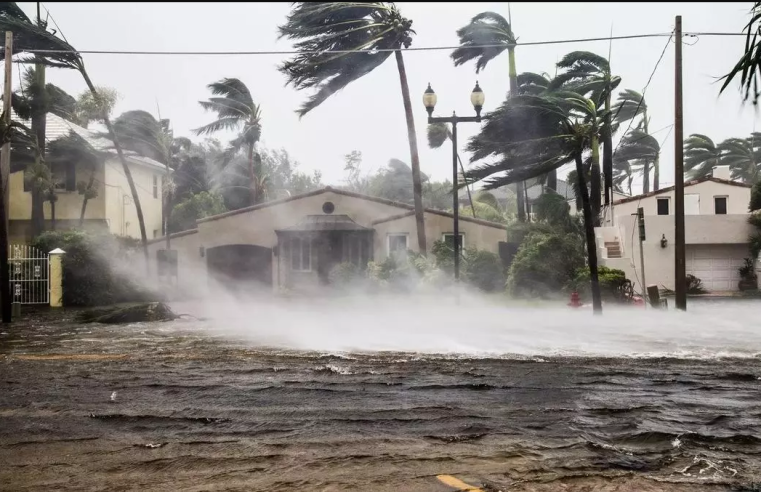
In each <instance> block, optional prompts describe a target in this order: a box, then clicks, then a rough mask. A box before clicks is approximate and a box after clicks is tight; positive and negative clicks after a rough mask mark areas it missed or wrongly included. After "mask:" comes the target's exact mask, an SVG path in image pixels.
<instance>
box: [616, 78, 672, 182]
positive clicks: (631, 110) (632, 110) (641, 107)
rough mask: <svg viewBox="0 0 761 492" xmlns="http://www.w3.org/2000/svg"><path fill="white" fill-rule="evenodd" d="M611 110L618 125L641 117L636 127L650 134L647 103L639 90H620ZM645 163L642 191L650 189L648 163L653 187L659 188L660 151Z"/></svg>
mask: <svg viewBox="0 0 761 492" xmlns="http://www.w3.org/2000/svg"><path fill="white" fill-rule="evenodd" d="M612 112H613V120H614V123H618V124H619V125H620V124H622V123H626V122H627V121H631V120H634V119H635V118H637V117H638V116H639V117H641V118H640V120H639V123H638V124H637V128H640V129H641V130H643V131H644V133H645V134H648V135H649V134H650V130H649V128H648V126H649V124H650V117H649V116H648V114H647V103H646V102H645V98H644V97H643V96H642V94H640V93H639V92H637V91H633V90H631V89H624V90H623V91H621V93H619V94H618V101H616V104H615V105H614V106H613V108H612ZM630 125H631V123H630ZM613 158H614V159H615V158H616V156H613ZM647 164H648V165H647V166H646V168H645V173H646V174H645V181H644V185H643V189H642V191H643V192H644V193H648V192H649V191H650V166H649V165H650V164H652V165H653V189H654V190H658V189H660V175H661V166H660V153H659V154H658V155H657V156H656V158H655V160H654V161H652V162H651V163H647ZM614 165H615V163H614Z"/></svg>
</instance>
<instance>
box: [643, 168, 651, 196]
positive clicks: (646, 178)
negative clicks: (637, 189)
mask: <svg viewBox="0 0 761 492" xmlns="http://www.w3.org/2000/svg"><path fill="white" fill-rule="evenodd" d="M649 192H650V161H645V164H644V167H643V168H642V193H649Z"/></svg>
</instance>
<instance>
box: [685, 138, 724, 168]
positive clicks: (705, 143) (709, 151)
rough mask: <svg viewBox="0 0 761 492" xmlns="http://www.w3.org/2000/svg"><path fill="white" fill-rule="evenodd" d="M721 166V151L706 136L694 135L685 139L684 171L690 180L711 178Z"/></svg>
mask: <svg viewBox="0 0 761 492" xmlns="http://www.w3.org/2000/svg"><path fill="white" fill-rule="evenodd" d="M719 165H721V149H719V148H718V147H717V146H716V144H714V143H713V140H711V139H710V138H709V137H707V136H706V135H702V134H699V133H693V134H692V135H690V136H689V137H687V138H686V139H684V170H685V172H686V173H687V176H689V177H690V179H697V178H704V177H706V176H711V174H712V173H713V168H714V167H716V166H719Z"/></svg>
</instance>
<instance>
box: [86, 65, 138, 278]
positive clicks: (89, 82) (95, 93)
mask: <svg viewBox="0 0 761 492" xmlns="http://www.w3.org/2000/svg"><path fill="white" fill-rule="evenodd" d="M80 71H81V73H82V77H83V78H84V79H85V83H86V84H87V87H88V88H89V89H90V93H92V95H93V98H95V100H96V101H97V100H98V97H99V96H98V91H97V90H96V89H95V86H94V85H93V83H92V80H90V76H89V75H88V74H87V71H86V70H85V67H84V65H81V67H80ZM103 122H104V123H105V124H106V128H107V129H108V133H109V135H110V136H111V140H113V142H114V148H116V154H117V155H118V156H119V161H120V162H121V164H122V170H123V171H124V176H125V177H126V178H127V183H129V190H130V193H132V201H133V202H135V211H136V212H137V222H138V224H139V225H140V238H141V240H142V243H143V255H144V256H145V268H146V270H147V272H148V273H150V262H149V260H150V256H149V254H148V235H147V234H146V233H145V218H144V217H143V207H142V206H141V205H140V197H139V196H138V194H137V187H135V180H134V179H132V171H130V169H129V165H128V164H127V159H126V157H124V152H123V151H122V146H121V144H120V143H119V139H118V137H117V136H116V132H115V131H114V126H113V125H112V124H111V118H109V117H108V114H107V113H106V111H105V109H104V110H103Z"/></svg>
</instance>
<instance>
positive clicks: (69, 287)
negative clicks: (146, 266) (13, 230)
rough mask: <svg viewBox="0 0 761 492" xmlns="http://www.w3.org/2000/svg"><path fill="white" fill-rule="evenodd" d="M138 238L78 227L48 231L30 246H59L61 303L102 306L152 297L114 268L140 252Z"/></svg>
mask: <svg viewBox="0 0 761 492" xmlns="http://www.w3.org/2000/svg"><path fill="white" fill-rule="evenodd" d="M139 244H140V243H139V241H138V240H135V239H132V238H118V237H115V236H111V235H108V234H88V233H84V232H81V231H60V232H59V231H49V232H45V233H43V234H41V235H40V236H39V237H38V238H37V239H36V240H35V241H34V243H33V246H35V247H37V248H40V249H41V250H42V251H52V250H53V249H55V248H61V249H63V250H64V251H66V254H65V255H63V260H62V264H63V304H64V306H102V305H107V304H115V303H120V302H138V301H153V300H157V299H158V297H159V296H158V295H157V294H156V293H152V292H149V290H148V289H146V288H143V287H140V286H139V285H138V284H137V282H135V281H134V280H132V279H129V278H125V277H124V276H122V275H119V274H118V273H117V272H116V271H115V267H114V265H115V264H117V263H123V264H125V265H127V264H129V263H130V261H132V259H133V258H134V257H135V256H136V255H138V257H139V255H142V252H141V248H140V246H139Z"/></svg>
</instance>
